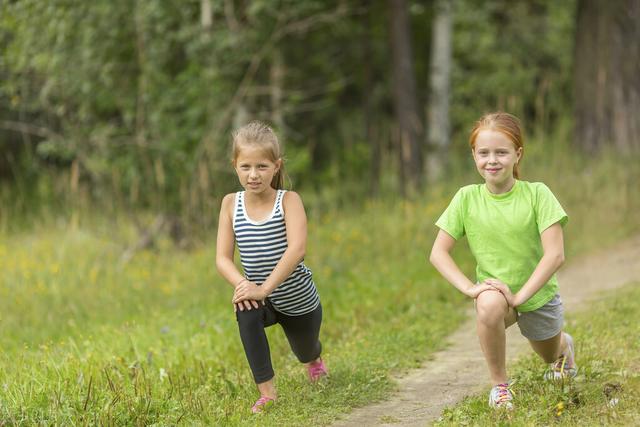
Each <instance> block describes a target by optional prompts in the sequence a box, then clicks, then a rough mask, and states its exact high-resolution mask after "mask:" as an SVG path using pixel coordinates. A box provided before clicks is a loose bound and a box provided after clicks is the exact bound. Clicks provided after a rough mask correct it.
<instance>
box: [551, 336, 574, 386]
mask: <svg viewBox="0 0 640 427" xmlns="http://www.w3.org/2000/svg"><path fill="white" fill-rule="evenodd" d="M564 338H565V340H566V341H567V349H566V350H565V352H564V353H562V354H561V355H560V357H558V360H556V361H555V362H553V363H552V364H550V365H549V368H548V369H547V371H546V372H545V373H544V379H545V380H547V381H561V380H565V379H570V378H573V377H575V376H576V375H577V374H578V366H577V365H576V361H575V352H574V349H573V338H572V337H571V335H569V334H568V333H566V332H564Z"/></svg>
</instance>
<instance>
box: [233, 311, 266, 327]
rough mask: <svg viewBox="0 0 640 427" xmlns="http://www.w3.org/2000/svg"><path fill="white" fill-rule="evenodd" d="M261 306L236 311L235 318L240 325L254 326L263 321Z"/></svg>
mask: <svg viewBox="0 0 640 427" xmlns="http://www.w3.org/2000/svg"><path fill="white" fill-rule="evenodd" d="M263 310H264V308H263V307H259V308H251V310H247V309H245V310H242V311H240V310H238V311H236V320H237V321H238V324H239V325H240V326H255V325H258V324H260V323H262V322H263V313H262V312H263Z"/></svg>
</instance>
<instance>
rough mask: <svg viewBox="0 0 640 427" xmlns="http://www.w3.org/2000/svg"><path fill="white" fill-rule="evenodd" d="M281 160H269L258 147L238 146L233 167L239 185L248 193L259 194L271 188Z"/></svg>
mask: <svg viewBox="0 0 640 427" xmlns="http://www.w3.org/2000/svg"><path fill="white" fill-rule="evenodd" d="M281 164H282V160H281V159H278V160H276V161H275V162H274V161H273V160H271V159H270V158H269V157H268V156H267V153H265V150H264V149H263V148H260V147H247V146H244V147H239V151H238V157H236V160H235V164H234V167H235V169H236V173H237V174H238V179H239V180H240V185H242V187H244V189H245V190H246V191H247V192H249V193H254V194H261V193H264V192H265V191H270V190H272V187H271V181H272V180H273V177H274V176H275V174H276V173H277V172H278V170H279V169H280V165H281Z"/></svg>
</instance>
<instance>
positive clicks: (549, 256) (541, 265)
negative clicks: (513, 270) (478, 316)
mask: <svg viewBox="0 0 640 427" xmlns="http://www.w3.org/2000/svg"><path fill="white" fill-rule="evenodd" d="M540 238H541V240H542V250H543V252H544V254H543V255H542V258H541V259H540V262H538V265H537V266H536V268H535V270H533V273H531V277H529V280H527V282H526V283H525V284H524V285H523V286H522V288H521V289H520V290H519V291H518V292H517V293H516V294H515V295H513V294H511V291H509V288H508V287H507V285H505V284H504V283H502V282H500V281H497V280H495V279H487V280H486V282H487V283H489V284H491V285H492V286H494V287H495V288H496V289H498V290H499V291H500V292H502V293H503V294H504V296H505V297H506V298H507V301H508V302H509V305H510V306H512V307H517V306H519V305H520V304H524V303H525V302H527V301H528V300H529V298H531V297H532V296H533V295H534V294H535V293H536V292H538V291H539V290H540V289H541V288H542V287H543V286H544V285H545V283H547V282H548V281H549V279H550V278H551V276H553V274H554V273H555V272H556V271H558V269H559V268H560V266H561V265H562V264H563V263H564V239H563V235H562V226H561V225H560V223H559V222H556V223H555V224H553V225H552V226H550V227H549V228H547V229H546V230H544V231H543V232H542V234H541V235H540Z"/></svg>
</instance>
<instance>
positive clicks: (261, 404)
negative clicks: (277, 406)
mask: <svg viewBox="0 0 640 427" xmlns="http://www.w3.org/2000/svg"><path fill="white" fill-rule="evenodd" d="M274 403H275V399H273V398H271V397H267V396H262V397H260V399H258V400H256V403H254V404H253V406H252V407H251V412H253V413H254V414H259V413H261V412H263V411H266V410H267V409H269V408H270V407H271V406H273V404H274Z"/></svg>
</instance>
